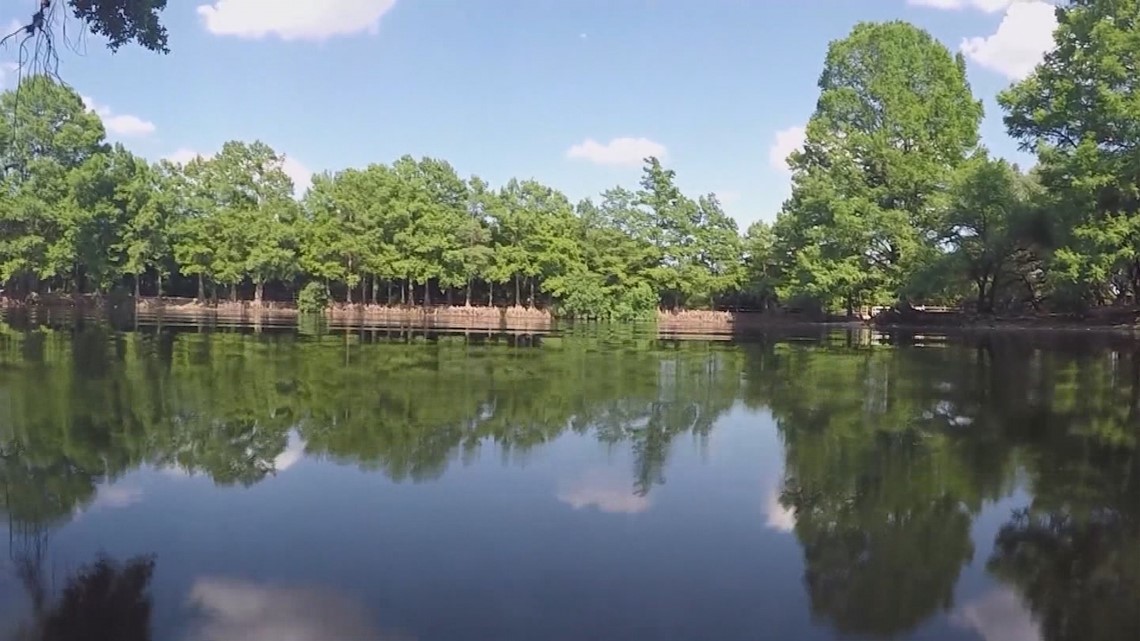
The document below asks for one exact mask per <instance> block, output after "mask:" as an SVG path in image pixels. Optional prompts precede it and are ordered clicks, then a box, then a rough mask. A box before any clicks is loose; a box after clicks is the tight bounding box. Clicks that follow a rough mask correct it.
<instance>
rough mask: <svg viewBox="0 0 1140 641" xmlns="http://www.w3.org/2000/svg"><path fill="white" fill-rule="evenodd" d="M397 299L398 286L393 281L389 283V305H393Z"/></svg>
mask: <svg viewBox="0 0 1140 641" xmlns="http://www.w3.org/2000/svg"><path fill="white" fill-rule="evenodd" d="M395 299H396V286H395V285H394V284H393V283H392V281H388V304H389V305H391V304H392V302H393V301H394V300H395Z"/></svg>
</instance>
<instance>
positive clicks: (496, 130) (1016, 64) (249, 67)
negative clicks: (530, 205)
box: [0, 0, 1053, 228]
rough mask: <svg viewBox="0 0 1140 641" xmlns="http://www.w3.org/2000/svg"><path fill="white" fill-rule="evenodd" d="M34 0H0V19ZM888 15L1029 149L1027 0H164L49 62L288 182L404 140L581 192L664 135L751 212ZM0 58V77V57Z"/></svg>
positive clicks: (187, 141) (159, 141)
mask: <svg viewBox="0 0 1140 641" xmlns="http://www.w3.org/2000/svg"><path fill="white" fill-rule="evenodd" d="M35 4H36V2H34V1H33V0H8V1H7V2H4V3H3V4H2V5H0V10H2V11H4V12H7V13H0V25H3V24H9V23H12V21H13V20H15V19H17V18H20V17H22V16H23V15H24V14H23V13H22V12H19V11H16V10H17V9H20V8H21V7H23V6H24V5H27V7H28V10H27V13H28V15H30V13H31V8H32V7H33V6H34V5H35ZM895 18H901V19H905V20H909V21H911V22H913V23H915V24H917V25H919V26H921V27H923V28H925V29H927V30H929V31H930V32H931V33H932V34H933V35H934V36H935V37H937V38H939V39H940V40H941V41H942V42H944V43H945V44H946V45H947V47H949V48H950V49H951V50H953V51H963V52H964V53H965V54H966V55H967V59H968V61H969V76H970V82H971V85H972V86H973V89H974V92H975V94H976V95H978V96H979V97H982V98H984V99H985V102H986V122H985V124H984V125H983V138H984V141H985V143H986V144H987V145H988V146H989V147H990V148H991V150H993V151H994V152H995V153H997V154H999V155H1002V156H1006V157H1008V158H1011V159H1014V160H1017V161H1018V162H1021V163H1022V164H1023V165H1025V164H1027V163H1028V162H1029V161H1030V160H1031V159H1030V158H1029V157H1028V156H1026V155H1025V154H1020V153H1018V152H1017V150H1016V146H1015V145H1014V143H1013V142H1012V141H1011V140H1009V139H1008V137H1006V135H1005V133H1004V128H1003V127H1002V124H1001V112H1000V109H999V108H998V106H997V105H996V104H995V103H994V100H993V96H994V95H995V94H996V93H997V92H998V91H999V90H1001V89H1002V88H1004V87H1006V86H1007V85H1008V84H1009V83H1010V82H1012V81H1014V80H1015V79H1017V78H1019V77H1022V76H1024V75H1025V74H1026V73H1027V72H1028V70H1029V69H1031V68H1032V65H1033V64H1034V63H1035V62H1036V61H1037V60H1039V59H1040V56H1041V55H1042V53H1043V52H1044V51H1045V49H1046V48H1047V47H1048V45H1049V42H1050V33H1051V30H1052V26H1053V18H1052V7H1051V6H1050V5H1048V4H1046V3H1044V2H1041V1H1037V0H1020V1H1016V0H1015V1H1012V2H1011V1H1010V0H798V1H792V0H217V1H212V2H211V1H207V0H172V1H171V2H170V6H169V8H168V9H167V11H166V12H165V20H166V23H167V27H168V30H169V32H170V47H171V49H172V53H171V54H170V55H167V56H162V55H157V54H152V53H149V52H146V51H143V50H141V49H139V48H137V47H128V48H124V49H122V50H120V51H119V53H117V54H113V55H112V54H110V53H109V52H107V51H105V50H104V49H103V48H102V47H101V44H100V41H99V40H98V39H97V38H94V37H91V36H88V37H87V38H86V46H85V50H84V49H82V48H81V49H80V52H79V53H77V52H73V51H71V50H65V51H63V52H62V53H61V68H60V73H61V75H62V76H63V78H64V79H65V80H66V81H67V82H68V83H69V84H71V85H72V86H74V87H75V88H76V89H77V90H78V91H79V92H80V93H81V94H82V95H84V96H85V97H86V98H87V99H88V101H89V105H90V106H91V107H92V108H93V109H95V110H96V111H97V112H99V113H100V114H101V115H102V116H103V117H104V121H105V123H106V124H107V127H108V131H109V136H110V137H111V138H112V139H115V140H120V141H122V142H123V143H124V144H126V145H127V146H128V147H129V148H131V149H132V150H134V151H135V152H136V153H139V154H141V155H143V156H145V157H148V158H150V159H155V160H156V159H158V158H163V157H169V158H176V159H182V158H186V157H188V156H191V155H192V154H194V153H202V154H210V153H213V152H214V151H216V150H217V149H218V148H220V147H221V145H222V143H223V142H225V141H226V140H230V139H242V140H253V139H261V140H263V141H265V142H267V143H269V144H270V145H272V146H273V147H274V148H275V149H276V150H277V151H279V152H282V153H284V154H286V155H287V156H288V158H289V162H288V169H289V171H290V172H291V173H292V174H294V175H295V178H296V179H297V180H299V181H303V180H304V176H305V175H307V174H308V173H310V172H312V171H322V170H336V169H340V168H343V167H349V166H364V165H367V164H368V163H370V162H390V161H392V160H394V159H395V158H397V157H399V156H400V155H402V154H405V153H409V154H412V155H414V156H421V155H431V156H437V157H441V158H444V159H446V160H448V161H450V162H451V163H452V164H453V165H454V166H455V167H456V169H457V170H458V171H459V172H460V173H461V174H462V175H470V174H478V175H479V176H481V177H483V178H484V179H485V180H488V181H490V182H491V183H492V184H495V185H498V184H501V183H502V182H504V181H505V180H507V179H509V178H510V177H512V176H514V177H519V178H535V179H538V180H540V181H543V182H545V183H547V184H550V185H552V186H555V187H558V188H559V189H562V190H563V191H564V192H566V194H567V195H568V196H570V197H571V198H573V199H578V198H582V197H586V196H591V195H594V194H596V193H598V192H600V191H601V190H603V189H605V188H607V187H610V186H613V185H617V184H622V185H628V186H634V185H635V184H636V182H637V179H638V177H639V174H640V168H639V162H638V159H639V158H640V157H641V156H643V155H644V154H647V153H655V154H658V155H662V156H663V157H664V160H665V162H666V164H667V165H668V166H670V167H672V168H674V169H676V170H677V172H678V179H679V182H680V184H681V186H682V187H683V188H684V189H685V190H686V191H687V192H690V193H691V194H692V195H696V194H697V193H704V192H710V191H712V192H717V193H718V194H719V195H720V196H721V199H722V201H723V202H724V203H725V207H726V209H727V210H728V212H729V213H730V214H732V215H733V216H734V217H735V218H736V219H737V220H738V222H739V223H740V224H741V227H742V228H743V227H744V226H746V225H747V224H748V223H750V222H752V221H754V220H757V219H766V220H770V219H772V218H774V216H775V213H776V212H777V210H778V209H779V206H780V203H781V202H782V201H783V199H784V198H786V197H787V195H788V191H789V184H788V181H789V178H788V175H787V172H786V170H785V169H784V167H783V165H782V163H781V162H780V159H781V158H783V157H784V156H786V153H787V152H789V151H791V149H792V148H794V146H795V145H796V144H797V142H798V139H797V135H798V132H799V129H798V128H799V127H802V125H803V124H804V123H805V122H806V121H807V119H808V117H809V116H810V115H811V111H812V109H813V107H814V104H815V99H816V93H817V92H816V85H815V83H816V80H817V79H818V75H819V72H820V69H821V65H822V63H823V58H824V54H825V51H826V49H827V44H828V42H829V41H831V40H833V39H836V38H841V37H843V36H844V35H846V33H847V32H848V31H849V30H850V29H851V27H852V26H853V25H854V24H855V23H856V22H858V21H861V20H888V19H895ZM72 26H74V25H72ZM72 33H74V29H73V30H72ZM15 59H16V53H15V51H14V49H13V48H12V47H9V48H8V49H6V50H3V51H0V61H6V62H8V63H11V62H13V61H15ZM0 74H2V75H0V82H3V83H5V86H9V87H10V86H11V85H12V83H13V82H14V73H13V71H12V69H11V65H10V64H7V65H0Z"/></svg>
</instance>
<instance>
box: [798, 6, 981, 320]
mask: <svg viewBox="0 0 1140 641" xmlns="http://www.w3.org/2000/svg"><path fill="white" fill-rule="evenodd" d="M819 88H820V96H819V100H818V102H817V103H816V109H815V113H814V114H813V115H812V117H811V119H810V120H809V122H808V126H807V133H806V140H805V144H804V149H803V151H802V152H796V153H793V154H792V156H791V158H790V164H791V166H792V169H793V172H794V174H793V190H792V197H791V199H790V200H789V201H788V202H786V203H785V205H784V208H783V210H782V211H781V213H780V215H779V217H778V220H777V224H776V235H777V237H778V239H779V240H778V241H777V245H778V246H780V247H781V248H780V249H778V250H777V251H778V252H779V253H780V254H781V256H782V257H783V259H782V260H783V265H782V270H783V279H784V283H783V287H782V288H781V294H782V296H783V297H784V298H790V297H795V296H797V295H806V296H809V297H812V298H814V299H817V300H819V301H820V302H821V303H823V304H825V305H827V306H837V305H838V306H842V307H844V308H846V309H847V310H848V311H851V310H852V309H853V308H854V307H855V306H856V305H862V304H867V303H882V302H887V301H889V300H890V299H892V298H894V297H896V296H898V295H899V294H900V293H901V292H902V289H903V286H904V284H905V283H906V282H907V279H908V277H909V275H910V274H911V272H912V271H913V270H914V269H915V266H916V265H917V264H919V263H920V262H921V261H922V260H923V259H924V258H926V257H927V256H929V252H930V249H931V245H932V240H933V237H932V230H933V228H934V222H935V211H936V203H937V199H938V197H939V194H940V192H941V186H942V185H943V184H944V182H945V180H946V177H947V175H948V172H950V171H951V170H953V169H954V168H955V167H957V166H958V165H959V164H961V163H962V162H963V160H965V158H966V156H967V155H968V154H969V153H970V152H971V151H972V150H973V149H974V147H975V146H976V145H977V141H978V124H979V122H980V120H981V117H982V106H981V103H980V102H979V101H977V100H975V99H974V97H973V95H972V94H971V92H970V87H969V84H968V83H967V81H966V72H965V61H964V60H963V59H962V57H961V56H960V55H959V56H957V57H954V56H952V55H951V54H950V52H949V51H947V50H946V47H945V46H943V45H942V44H941V43H939V42H938V41H937V40H935V39H934V38H933V37H931V36H930V34H928V33H927V32H925V31H923V30H921V29H918V28H917V27H914V26H912V25H910V24H907V23H905V22H898V21H896V22H886V23H860V24H858V25H856V26H855V28H854V29H853V30H852V31H851V33H850V35H848V36H847V37H846V38H844V39H842V40H838V41H835V42H832V43H831V45H830V46H829V48H828V52H827V59H826V62H825V64H824V70H823V73H822V74H821V75H820V79H819Z"/></svg>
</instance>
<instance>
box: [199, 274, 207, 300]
mask: <svg viewBox="0 0 1140 641" xmlns="http://www.w3.org/2000/svg"><path fill="white" fill-rule="evenodd" d="M204 300H206V277H205V276H203V275H202V274H201V272H199V273H198V302H199V303H200V302H202V301H204Z"/></svg>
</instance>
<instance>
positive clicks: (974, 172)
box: [932, 153, 1035, 312]
mask: <svg viewBox="0 0 1140 641" xmlns="http://www.w3.org/2000/svg"><path fill="white" fill-rule="evenodd" d="M1031 188H1032V185H1031V184H1029V182H1028V180H1027V179H1026V178H1025V177H1023V176H1021V175H1020V174H1019V173H1018V172H1017V170H1016V169H1014V168H1013V167H1011V166H1010V165H1009V163H1006V162H1005V161H1002V160H992V159H990V158H988V157H987V156H986V154H985V153H980V154H978V155H977V156H975V157H973V158H971V159H970V160H968V161H967V162H966V163H964V164H963V165H962V166H961V167H960V168H959V170H958V172H957V173H956V175H955V176H954V179H953V182H952V184H951V186H950V190H949V202H948V203H947V206H946V210H945V213H944V217H943V220H942V223H941V227H942V241H943V243H945V244H946V245H947V246H948V247H949V254H948V256H947V260H944V261H939V262H932V264H934V265H939V266H940V267H943V268H947V267H948V269H943V270H942V271H943V273H944V274H953V275H957V274H963V275H965V276H966V278H967V279H968V280H969V281H970V282H971V283H972V284H973V285H974V287H975V288H976V297H975V299H976V301H975V302H976V307H977V311H979V312H992V311H994V304H995V301H996V300H997V295H998V292H999V290H1000V289H1001V288H1002V287H1007V286H1009V285H1010V284H1012V282H1014V281H1016V279H1017V278H1018V277H1019V274H1020V272H1019V270H1018V264H1017V263H1018V258H1019V254H1024V253H1027V252H1028V251H1029V250H1028V245H1029V243H1030V242H1031V241H1032V236H1031V234H1032V225H1033V223H1034V218H1033V216H1034V213H1035V212H1034V211H1033V209H1032V207H1033V200H1032V199H1033V194H1032V193H1031V192H1030V189H1031Z"/></svg>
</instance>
